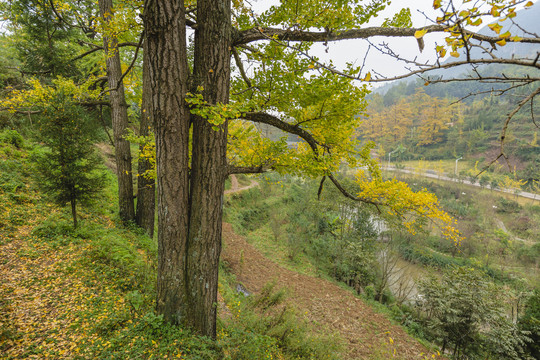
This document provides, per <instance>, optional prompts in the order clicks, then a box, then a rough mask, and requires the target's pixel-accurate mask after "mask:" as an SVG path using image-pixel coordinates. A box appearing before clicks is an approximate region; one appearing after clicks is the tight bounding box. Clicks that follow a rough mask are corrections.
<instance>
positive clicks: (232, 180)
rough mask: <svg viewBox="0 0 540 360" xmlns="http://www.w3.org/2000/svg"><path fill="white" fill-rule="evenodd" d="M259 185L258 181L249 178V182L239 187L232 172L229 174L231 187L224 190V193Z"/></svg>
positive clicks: (236, 191)
mask: <svg viewBox="0 0 540 360" xmlns="http://www.w3.org/2000/svg"><path fill="white" fill-rule="evenodd" d="M257 186H259V183H258V182H257V181H256V180H251V183H250V184H249V185H246V186H242V187H240V184H239V183H238V179H237V178H236V176H234V174H232V175H231V188H230V189H229V190H225V194H232V193H238V192H241V191H245V190H249V189H251V188H254V187H257Z"/></svg>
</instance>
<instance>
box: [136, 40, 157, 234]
mask: <svg viewBox="0 0 540 360" xmlns="http://www.w3.org/2000/svg"><path fill="white" fill-rule="evenodd" d="M151 104H152V88H151V85H150V69H149V64H148V41H145V42H144V52H143V92H142V106H141V127H140V132H139V133H140V135H141V136H148V134H150V130H151V128H152V127H153V124H152V105H151ZM139 150H140V151H142V150H143V146H140V147H139ZM151 168H152V165H151V164H150V162H149V161H148V160H145V159H141V158H139V171H138V176H137V212H136V214H135V221H136V222H137V225H139V226H140V227H141V228H143V229H144V230H145V231H146V233H147V234H148V236H150V237H153V236H154V217H155V208H156V187H155V180H154V179H148V178H146V177H145V176H144V173H145V172H146V171H147V170H150V169H151Z"/></svg>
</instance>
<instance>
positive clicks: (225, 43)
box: [187, 0, 232, 338]
mask: <svg viewBox="0 0 540 360" xmlns="http://www.w3.org/2000/svg"><path fill="white" fill-rule="evenodd" d="M230 8H231V4H230V0H219V1H209V0H199V1H198V2H197V24H198V26H197V29H196V30H195V56H194V71H193V72H194V74H193V79H194V81H193V87H194V88H195V87H197V86H199V85H200V86H203V89H204V90H203V91H202V93H203V96H204V99H205V100H206V101H207V102H208V103H209V104H216V103H218V102H219V103H228V101H229V85H230V83H229V82H230V54H231V50H230V49H231V46H232V45H231V44H232V43H231V39H232V34H231V31H230V29H231V21H230V19H231V13H230V11H231V10H230ZM226 150H227V123H225V124H223V125H221V126H220V127H219V130H213V129H212V125H211V124H210V123H209V122H208V121H207V120H206V119H202V118H199V117H194V119H193V160H192V165H191V198H190V204H191V214H190V226H189V238H188V247H187V250H188V263H187V272H188V274H189V276H188V281H189V284H188V287H189V307H190V312H189V318H188V324H189V325H190V326H191V327H192V328H194V329H195V330H196V331H197V332H199V333H201V334H203V335H206V336H210V337H212V338H215V336H216V304H217V288H218V268H219V255H220V252H221V221H222V207H223V191H224V183H225V178H226V176H227V175H228V174H227V173H226V171H227V159H226Z"/></svg>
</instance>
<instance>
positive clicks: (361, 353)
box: [222, 181, 432, 359]
mask: <svg viewBox="0 0 540 360" xmlns="http://www.w3.org/2000/svg"><path fill="white" fill-rule="evenodd" d="M233 185H234V181H233ZM232 188H233V189H234V190H233V191H241V190H243V188H238V185H236V186H233V187H232ZM241 257H242V259H243V260H242V261H240V258H241ZM222 259H223V260H224V261H226V262H227V263H228V264H229V266H230V267H231V269H232V271H233V272H234V274H235V275H236V277H237V279H238V281H239V282H240V283H241V284H242V285H243V286H244V287H245V288H246V289H247V290H248V291H249V292H250V293H257V292H259V291H260V290H261V289H262V288H263V287H264V285H265V284H267V283H268V282H270V281H273V280H275V281H276V282H277V287H279V288H281V287H284V288H287V289H289V293H290V294H289V298H288V301H290V302H292V304H293V305H294V306H295V307H296V308H297V310H298V312H299V313H301V314H305V316H306V318H307V319H308V320H309V321H310V322H312V323H313V324H314V328H321V327H322V328H325V329H328V330H330V331H332V332H337V333H339V334H340V336H341V337H342V338H343V339H344V340H345V342H346V345H347V349H348V359H370V358H373V357H375V358H379V359H392V358H397V359H424V358H428V357H429V358H430V359H431V358H432V353H430V352H429V351H428V349H426V348H425V347H424V346H423V345H421V344H420V343H419V342H418V341H416V340H414V339H413V338H411V337H410V336H409V335H408V334H407V333H406V332H405V331H404V330H403V329H402V328H401V327H399V326H396V325H393V324H392V323H391V322H390V321H389V320H388V319H387V318H386V317H385V316H384V315H382V314H378V313H376V312H375V311H374V310H373V309H372V308H371V307H370V306H369V305H367V304H365V303H364V302H363V301H362V300H361V299H359V298H357V297H355V296H354V295H353V294H352V293H351V292H349V291H347V290H344V289H342V288H340V287H338V286H337V285H335V284H333V283H331V282H329V281H327V280H325V279H322V278H317V277H312V276H307V275H303V274H299V273H296V272H293V271H291V270H288V269H285V268H283V267H281V266H279V265H277V264H276V263H274V262H273V261H271V260H269V259H268V258H266V257H264V256H263V255H262V254H261V253H260V252H259V251H258V250H257V249H255V248H254V247H253V246H252V245H251V244H249V243H248V242H247V241H246V240H245V239H244V238H243V237H242V236H240V235H238V234H236V233H235V232H234V231H233V229H232V226H231V225H230V224H227V223H224V224H223V252H222Z"/></svg>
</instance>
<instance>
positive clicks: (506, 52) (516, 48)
mask: <svg viewBox="0 0 540 360" xmlns="http://www.w3.org/2000/svg"><path fill="white" fill-rule="evenodd" d="M516 14H517V15H516V17H515V18H514V19H513V20H514V23H517V24H518V25H519V26H516V25H515V24H514V23H512V21H510V20H506V21H505V22H504V23H503V24H502V25H503V29H502V30H501V33H504V32H506V31H510V33H511V34H512V35H517V36H524V32H523V30H522V29H525V30H526V31H528V32H529V33H532V34H534V35H535V36H538V34H540V21H539V19H540V2H537V3H536V4H534V5H533V6H531V7H530V8H528V9H523V10H520V11H518V12H517V13H516ZM478 32H479V33H480V34H483V35H489V36H494V35H496V34H495V32H493V31H492V30H491V29H490V28H489V27H488V26H487V24H486V25H485V26H484V27H482V28H481V29H480V30H479V31H478ZM539 51H540V47H539V46H538V45H536V44H525V43H512V42H508V43H507V44H506V45H505V46H497V49H496V50H495V51H494V54H495V55H497V56H499V57H502V58H512V57H514V58H532V57H533V56H536V54H537V53H538V52H539ZM471 55H472V57H473V58H476V59H478V58H489V57H490V56H489V54H486V53H485V52H484V51H483V50H481V49H473V50H472V53H471ZM464 56H465V50H462V51H461V56H460V58H458V59H456V58H448V59H447V60H446V61H445V62H444V64H448V63H451V62H454V61H459V59H463V57H464ZM479 69H480V71H481V73H484V74H488V73H489V74H491V75H495V74H501V73H503V72H505V73H506V72H516V71H517V72H519V71H526V72H527V73H530V71H531V69H520V67H515V66H514V67H508V66H500V65H490V66H487V65H486V66H481V67H479ZM471 70H472V67H471V66H469V65H464V66H459V67H455V68H449V69H443V70H434V71H430V72H429V73H427V75H428V76H432V77H433V76H439V77H442V78H444V79H450V78H455V77H458V76H459V77H463V76H464V75H466V74H467V73H468V72H470V71H471ZM417 83H418V80H417V78H410V79H403V80H398V81H394V82H391V83H388V84H385V85H384V86H381V87H379V88H376V89H374V91H373V92H374V93H378V94H381V95H384V94H386V93H387V92H388V91H390V89H392V88H393V87H395V86H397V85H398V84H399V85H400V88H402V89H403V88H416V87H418V86H421V84H420V83H418V84H417ZM404 84H405V85H404ZM422 84H423V82H422ZM432 86H433V85H432ZM432 86H430V87H432ZM445 86H447V87H448V88H449V89H450V88H452V87H453V88H454V89H452V90H451V91H449V93H450V94H448V96H452V97H461V96H465V95H467V94H463V95H461V94H456V90H457V92H460V91H459V86H457V87H456V86H453V85H451V84H447V85H445V84H439V85H437V86H436V87H437V88H439V91H436V92H437V93H441V91H440V89H441V88H444V87H445ZM473 87H474V86H473ZM491 87H493V86H491ZM428 88H429V87H428ZM470 88H471V86H465V87H464V89H463V90H467V91H468V90H471V89H470ZM426 91H427V92H428V93H429V92H430V91H429V90H427V89H426ZM409 92H410V91H409ZM444 92H445V91H444V90H442V93H444ZM462 92H463V91H461V93H462ZM437 96H440V95H437Z"/></svg>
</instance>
